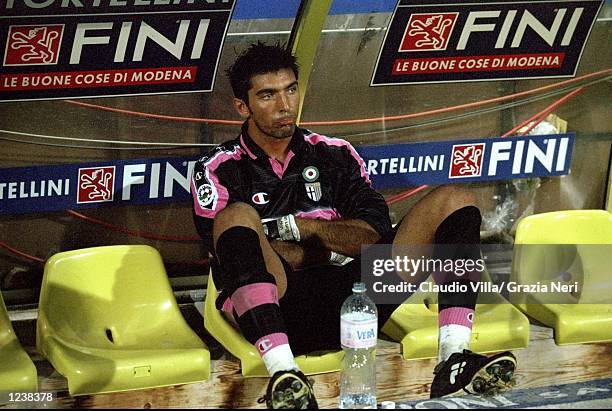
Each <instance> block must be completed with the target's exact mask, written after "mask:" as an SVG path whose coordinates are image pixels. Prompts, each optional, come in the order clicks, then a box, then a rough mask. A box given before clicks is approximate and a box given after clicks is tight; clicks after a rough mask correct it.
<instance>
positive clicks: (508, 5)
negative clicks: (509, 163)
mask: <svg viewBox="0 0 612 411" xmlns="http://www.w3.org/2000/svg"><path fill="white" fill-rule="evenodd" d="M602 4H603V0H575V1H565V0H557V1H550V0H534V1H522V2H516V1H514V0H496V1H487V2H473V1H465V0H459V1H449V0H427V1H423V0H418V1H415V0H399V1H398V3H397V6H396V8H395V11H394V13H393V16H392V20H391V23H390V25H389V28H388V30H387V33H386V35H385V40H384V41H383V45H382V47H381V49H380V52H379V55H378V60H377V62H376V66H375V69H374V73H373V75H372V81H371V85H372V86H379V85H389V84H407V83H443V82H453V81H477V80H481V81H482V80H507V79H516V78H523V79H525V78H548V77H570V76H574V75H575V74H576V68H577V66H578V63H579V61H580V57H581V55H582V51H583V50H584V46H585V44H586V41H587V38H588V37H589V34H590V32H591V28H592V27H593V23H594V22H595V19H596V17H597V14H598V12H599V9H600V8H601V6H602Z"/></svg>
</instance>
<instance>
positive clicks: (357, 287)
mask: <svg viewBox="0 0 612 411" xmlns="http://www.w3.org/2000/svg"><path fill="white" fill-rule="evenodd" d="M365 291H366V288H365V284H364V283H355V284H354V285H353V295H351V296H350V297H349V298H347V299H346V301H344V304H342V310H341V311H340V339H341V343H342V349H343V350H344V358H343V359H342V364H341V365H340V408H343V409H347V408H376V339H377V337H378V312H377V310H376V305H375V304H374V303H373V302H372V300H371V299H370V298H369V297H368V296H367V295H366V294H365Z"/></svg>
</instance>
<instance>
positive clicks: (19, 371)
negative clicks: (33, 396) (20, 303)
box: [0, 293, 38, 392]
mask: <svg viewBox="0 0 612 411" xmlns="http://www.w3.org/2000/svg"><path fill="white" fill-rule="evenodd" d="M0 391H12V392H36V391H38V378H37V372H36V367H35V366H34V363H33V362H32V360H31V359H30V357H29V356H28V354H27V353H26V352H25V351H24V349H23V348H22V347H21V345H20V344H19V340H18V339H17V337H16V336H15V331H13V327H12V326H11V320H10V319H9V316H8V313H7V312H6V306H5V305H4V300H3V299H2V293H0Z"/></svg>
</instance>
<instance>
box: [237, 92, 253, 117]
mask: <svg viewBox="0 0 612 411" xmlns="http://www.w3.org/2000/svg"><path fill="white" fill-rule="evenodd" d="M234 108H235V109H236V111H237V112H238V114H240V117H242V118H243V119H244V120H246V119H248V118H249V117H251V109H249V105H248V104H247V103H245V102H244V100H242V99H240V98H236V97H234Z"/></svg>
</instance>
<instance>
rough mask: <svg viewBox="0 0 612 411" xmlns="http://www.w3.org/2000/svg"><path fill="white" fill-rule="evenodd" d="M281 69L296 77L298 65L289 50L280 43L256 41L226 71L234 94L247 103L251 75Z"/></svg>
mask: <svg viewBox="0 0 612 411" xmlns="http://www.w3.org/2000/svg"><path fill="white" fill-rule="evenodd" d="M283 69H291V70H292V71H293V74H295V78H296V79H297V78H298V70H299V67H298V64H297V60H296V58H295V56H293V55H292V54H291V50H289V49H288V48H287V47H286V46H285V45H281V44H280V43H276V44H274V45H270V46H269V45H267V44H265V43H262V42H260V41H258V42H257V43H254V44H251V45H250V46H249V48H248V49H246V50H245V51H244V52H242V54H240V55H239V56H238V58H237V59H236V61H235V62H234V64H232V66H231V67H230V68H229V69H227V71H226V73H227V76H228V77H229V81H230V84H231V86H232V91H233V92H234V96H235V97H236V98H239V99H241V100H242V101H244V102H246V103H248V101H249V100H248V92H249V89H250V88H251V78H253V76H256V75H258V74H266V73H274V72H277V71H279V70H283Z"/></svg>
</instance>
